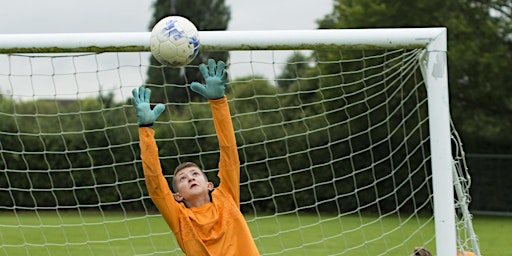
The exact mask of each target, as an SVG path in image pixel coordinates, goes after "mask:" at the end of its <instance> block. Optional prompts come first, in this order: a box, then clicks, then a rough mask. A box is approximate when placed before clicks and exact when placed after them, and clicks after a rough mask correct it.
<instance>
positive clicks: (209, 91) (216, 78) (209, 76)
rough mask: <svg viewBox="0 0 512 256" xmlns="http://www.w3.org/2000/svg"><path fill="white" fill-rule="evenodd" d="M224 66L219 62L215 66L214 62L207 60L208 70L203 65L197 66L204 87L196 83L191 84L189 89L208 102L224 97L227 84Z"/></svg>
mask: <svg viewBox="0 0 512 256" xmlns="http://www.w3.org/2000/svg"><path fill="white" fill-rule="evenodd" d="M225 66H226V64H224V62H222V61H219V62H217V64H215V60H212V59H209V60H208V68H207V67H206V65H205V64H201V65H199V71H201V74H203V77H204V80H205V82H206V85H202V84H200V83H198V82H192V83H191V84H190V89H192V91H194V92H196V93H199V94H201V95H202V96H203V97H205V98H207V99H209V100H216V99H220V98H223V97H224V92H225V90H226V82H227V80H228V79H227V77H228V74H227V71H226V70H225V69H224V68H225ZM208 69H209V70H208Z"/></svg>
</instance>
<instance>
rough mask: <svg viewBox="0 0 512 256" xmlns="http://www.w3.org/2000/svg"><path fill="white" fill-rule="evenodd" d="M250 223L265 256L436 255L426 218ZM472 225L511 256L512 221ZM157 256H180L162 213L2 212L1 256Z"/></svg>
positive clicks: (487, 251)
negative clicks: (422, 250)
mask: <svg viewBox="0 0 512 256" xmlns="http://www.w3.org/2000/svg"><path fill="white" fill-rule="evenodd" d="M247 221H248V224H249V226H250V228H251V231H252V232H253V235H254V237H255V238H256V244H257V246H258V248H259V249H260V252H261V253H262V254H263V255H329V254H336V255H410V253H411V252H412V249H413V248H414V247H415V246H420V245H422V246H425V247H429V248H435V238H434V223H433V220H432V219H431V218H427V217H416V216H415V217H408V216H405V217H404V216H397V215H392V216H388V217H384V218H376V217H375V216H359V215H351V216H344V217H341V218H339V217H334V216H321V217H319V216H315V215H301V216H298V215H286V216H265V217H261V216H260V218H258V219H251V218H247ZM473 225H474V229H475V232H476V234H477V235H478V237H479V241H480V249H481V253H482V255H500V254H501V253H503V252H506V251H510V250H511V248H510V241H509V240H510V237H509V236H508V234H510V233H511V232H512V217H490V216H476V217H474V219H473ZM399 226H400V228H398V227H399ZM155 252H158V253H155ZM155 254H157V255H183V254H182V253H181V251H180V250H179V248H178V246H177V243H176V241H175V240H174V237H173V235H172V233H170V232H169V228H168V227H167V225H166V224H165V222H164V221H163V220H162V218H161V217H160V216H159V215H158V214H155V215H149V216H145V215H137V214H130V215H125V214H122V213H111V212H85V213H84V212H64V213H63V212H43V213H41V212H39V213H37V214H36V213H34V212H23V213H18V214H16V215H15V214H13V213H10V212H3V213H0V255H123V256H124V255H155Z"/></svg>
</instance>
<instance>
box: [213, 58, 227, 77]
mask: <svg viewBox="0 0 512 256" xmlns="http://www.w3.org/2000/svg"><path fill="white" fill-rule="evenodd" d="M224 67H226V64H225V63H224V61H219V62H217V70H216V71H215V75H216V76H218V77H222V74H223V72H224Z"/></svg>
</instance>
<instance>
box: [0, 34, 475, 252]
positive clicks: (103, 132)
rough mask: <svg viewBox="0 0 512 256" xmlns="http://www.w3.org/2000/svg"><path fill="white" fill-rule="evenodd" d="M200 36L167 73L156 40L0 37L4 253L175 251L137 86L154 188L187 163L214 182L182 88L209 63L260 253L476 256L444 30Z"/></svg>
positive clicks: (210, 154) (0, 246) (202, 130)
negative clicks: (221, 82) (145, 99)
mask: <svg viewBox="0 0 512 256" xmlns="http://www.w3.org/2000/svg"><path fill="white" fill-rule="evenodd" d="M200 38H201V43H202V45H201V51H200V55H199V56H198V58H197V59H196V60H195V62H193V64H191V65H189V66H187V67H185V68H181V69H169V68H166V67H163V66H160V65H156V64H155V63H156V62H154V61H152V60H151V55H150V54H149V52H148V49H149V33H124V34H58V35H57V34H55V35H0V52H1V53H2V54H1V55H0V124H1V128H0V150H1V151H0V159H1V161H0V255H158V254H163V255H169V254H170V255H182V252H181V251H180V249H179V247H178V245H177V243H176V241H175V239H174V237H173V235H172V233H171V232H170V230H169V228H168V227H167V225H166V224H165V222H164V221H163V219H162V218H161V216H160V215H159V213H158V211H157V210H156V208H155V206H154V205H153V204H152V202H151V200H150V199H149V197H148V194H147V190H146V187H145V184H144V177H143V172H142V167H141V161H140V150H139V146H138V134H137V124H136V115H135V111H134V109H133V107H132V105H131V101H130V97H131V90H132V89H134V88H137V87H139V86H141V85H144V86H146V87H148V88H151V90H152V91H153V94H152V103H155V104H156V103H164V104H165V105H166V111H165V112H164V113H163V114H162V116H161V117H160V118H159V120H158V121H157V122H156V123H155V125H154V127H153V128H154V129H155V131H156V135H155V136H156V139H157V144H158V146H159V149H160V158H161V162H162V166H163V169H164V175H165V176H166V177H167V178H169V179H170V178H171V176H172V170H174V167H175V166H176V165H177V164H179V163H181V162H184V161H194V162H197V163H199V164H200V166H201V167H202V168H204V170H205V171H206V173H207V175H208V176H209V178H210V179H211V180H212V181H213V182H214V183H215V184H216V185H217V184H218V180H217V178H216V172H217V162H218V154H219V151H218V144H217V141H216V135H215V131H214V128H213V123H212V118H211V113H210V109H209V106H208V103H207V102H205V101H204V100H203V99H201V98H199V97H197V95H195V94H194V93H191V92H190V91H189V89H188V87H187V86H188V84H189V83H190V82H191V81H193V80H197V79H199V78H198V77H200V75H199V73H198V71H197V65H198V63H201V62H205V61H206V59H207V58H209V57H215V56H225V57H226V59H224V60H225V61H226V62H227V69H228V72H229V78H230V80H229V84H228V90H227V98H228V101H229V104H230V108H231V114H232V118H233V123H234V128H235V134H236V138H237V143H238V146H239V153H240V161H241V211H242V212H243V214H244V216H245V217H246V220H247V223H248V225H249V227H250V229H251V232H252V234H253V237H254V239H255V242H256V245H257V246H258V248H259V251H260V253H261V254H263V255H410V254H411V253H412V252H413V250H414V248H415V247H425V248H427V249H428V250H430V251H431V252H432V253H434V254H437V255H441V254H440V253H441V252H442V253H443V255H456V251H473V252H475V254H476V255H479V249H478V241H477V239H476V235H475V234H474V232H473V230H472V226H471V214H470V213H469V211H468V204H469V194H468V193H469V191H468V190H469V185H470V181H471V180H470V177H469V175H468V174H467V168H466V166H465V160H464V152H463V150H462V148H461V143H460V139H459V138H458V136H457V133H456V130H455V128H454V126H453V125H452V124H451V123H450V114H449V103H448V82H447V67H446V30H445V29H443V28H423V29H360V30H358V29H354V30H314V31H246V32H242V31H239V32H234V31H215V32H213V31H212V32H200ZM222 54H224V55H222ZM228 54H229V58H228V57H227V56H228ZM436 252H437V253H436Z"/></svg>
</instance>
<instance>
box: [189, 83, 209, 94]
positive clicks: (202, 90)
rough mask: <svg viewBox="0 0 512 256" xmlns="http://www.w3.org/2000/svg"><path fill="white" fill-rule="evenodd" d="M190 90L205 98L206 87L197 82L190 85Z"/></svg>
mask: <svg viewBox="0 0 512 256" xmlns="http://www.w3.org/2000/svg"><path fill="white" fill-rule="evenodd" d="M190 89H192V91H194V92H196V93H199V94H200V95H201V96H203V97H207V96H206V87H205V86H204V85H202V84H200V83H198V82H192V83H191V84H190Z"/></svg>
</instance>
